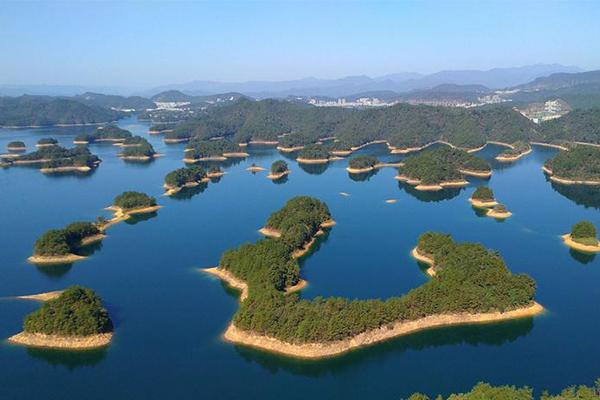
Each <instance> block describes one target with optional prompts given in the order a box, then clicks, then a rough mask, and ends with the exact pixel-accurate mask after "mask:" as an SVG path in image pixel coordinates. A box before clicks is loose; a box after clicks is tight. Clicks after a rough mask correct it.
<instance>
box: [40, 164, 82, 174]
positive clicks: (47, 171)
mask: <svg viewBox="0 0 600 400" xmlns="http://www.w3.org/2000/svg"><path fill="white" fill-rule="evenodd" d="M91 170H92V168H91V167H88V166H87V165H86V166H83V167H75V166H72V167H54V168H40V172H42V173H44V174H52V173H57V172H90V171H91Z"/></svg>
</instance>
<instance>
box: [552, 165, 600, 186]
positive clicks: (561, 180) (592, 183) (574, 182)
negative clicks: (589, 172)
mask: <svg viewBox="0 0 600 400" xmlns="http://www.w3.org/2000/svg"><path fill="white" fill-rule="evenodd" d="M542 171H544V172H545V173H546V174H547V175H548V177H549V178H550V180H551V181H552V182H556V183H562V184H563V185H588V186H598V185H600V181H588V180H573V179H566V178H561V177H558V176H556V175H554V171H552V170H551V169H550V168H548V167H546V166H545V165H544V166H542Z"/></svg>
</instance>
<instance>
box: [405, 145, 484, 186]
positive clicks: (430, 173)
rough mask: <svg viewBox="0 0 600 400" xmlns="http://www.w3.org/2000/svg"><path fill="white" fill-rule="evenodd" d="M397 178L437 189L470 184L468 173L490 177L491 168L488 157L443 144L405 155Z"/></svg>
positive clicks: (415, 184) (410, 183) (414, 184)
mask: <svg viewBox="0 0 600 400" xmlns="http://www.w3.org/2000/svg"><path fill="white" fill-rule="evenodd" d="M398 172H399V175H397V176H396V179H397V180H399V181H401V182H406V183H408V184H409V185H413V186H415V189H416V190H422V191H438V190H442V189H444V188H448V187H461V186H466V185H468V184H469V182H467V181H466V180H465V175H468V176H476V177H480V178H488V177H490V176H491V174H492V169H491V167H490V165H489V163H488V162H487V161H485V160H484V159H482V158H479V157H477V156H474V155H473V154H471V153H468V152H466V151H464V150H460V149H456V148H450V147H440V148H437V149H434V150H426V151H423V152H422V153H420V154H418V155H415V156H412V157H409V158H407V159H406V161H405V163H404V166H403V167H400V168H399V169H398Z"/></svg>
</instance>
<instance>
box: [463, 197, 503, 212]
mask: <svg viewBox="0 0 600 400" xmlns="http://www.w3.org/2000/svg"><path fill="white" fill-rule="evenodd" d="M469 203H471V205H472V206H473V207H476V208H482V209H483V208H491V207H494V206H497V205H498V202H497V201H496V200H489V201H483V200H477V199H474V198H472V197H471V198H469Z"/></svg>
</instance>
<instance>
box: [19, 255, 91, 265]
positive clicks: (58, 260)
mask: <svg viewBox="0 0 600 400" xmlns="http://www.w3.org/2000/svg"><path fill="white" fill-rule="evenodd" d="M86 258H87V257H86V256H80V255H77V254H73V253H69V254H65V255H62V256H36V255H32V256H29V257H27V262H28V263H30V264H34V265H53V264H72V263H74V262H75V261H80V260H84V259H86Z"/></svg>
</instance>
